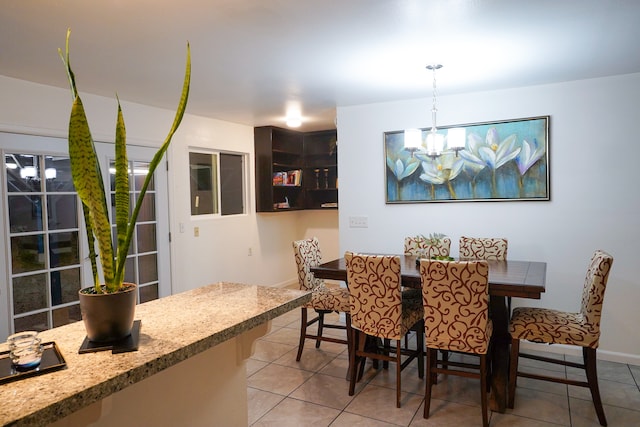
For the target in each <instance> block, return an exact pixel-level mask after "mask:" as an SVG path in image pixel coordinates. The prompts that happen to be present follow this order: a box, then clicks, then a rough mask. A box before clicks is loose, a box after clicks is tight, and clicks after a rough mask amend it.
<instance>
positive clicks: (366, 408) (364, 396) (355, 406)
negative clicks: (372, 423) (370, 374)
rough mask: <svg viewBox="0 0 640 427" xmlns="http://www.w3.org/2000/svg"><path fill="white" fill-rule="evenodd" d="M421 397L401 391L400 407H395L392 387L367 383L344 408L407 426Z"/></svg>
mask: <svg viewBox="0 0 640 427" xmlns="http://www.w3.org/2000/svg"><path fill="white" fill-rule="evenodd" d="M422 399H423V396H422V395H418V394H412V393H404V392H403V393H402V395H401V402H400V403H401V405H402V407H401V408H396V391H395V390H394V389H390V388H387V387H379V386H375V385H371V384H367V385H366V386H365V387H364V388H363V389H362V391H360V392H359V393H358V394H357V395H356V397H355V398H354V399H353V400H352V401H351V403H350V404H349V405H348V406H347V407H346V408H345V411H346V412H349V413H352V414H357V415H362V416H366V417H370V418H374V419H376V420H379V421H384V422H387V423H393V424H397V425H403V426H407V425H409V423H410V422H411V420H412V419H413V416H414V415H415V414H416V412H417V410H418V407H420V402H421V401H422Z"/></svg>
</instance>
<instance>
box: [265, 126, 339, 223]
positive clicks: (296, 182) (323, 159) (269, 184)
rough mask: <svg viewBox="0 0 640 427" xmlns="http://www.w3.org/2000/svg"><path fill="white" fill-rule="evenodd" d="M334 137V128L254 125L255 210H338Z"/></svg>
mask: <svg viewBox="0 0 640 427" xmlns="http://www.w3.org/2000/svg"><path fill="white" fill-rule="evenodd" d="M336 136H337V134H336V131H335V130H327V131H316V132H296V131H292V130H288V129H282V128H278V127H275V126H262V127H256V128H254V144H255V161H256V166H255V167H256V170H255V171H256V173H255V175H256V210H257V212H280V211H291V210H299V209H337V207H338V152H337V151H338V148H337V138H336Z"/></svg>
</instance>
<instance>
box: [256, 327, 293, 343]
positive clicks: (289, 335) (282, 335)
mask: <svg viewBox="0 0 640 427" xmlns="http://www.w3.org/2000/svg"><path fill="white" fill-rule="evenodd" d="M260 339H261V340H263V341H269V342H277V343H280V344H289V345H294V346H296V347H297V346H298V343H299V341H300V332H299V331H298V330H297V329H291V328H278V329H277V330H274V331H271V333H270V334H268V335H265V336H264V337H262V338H260Z"/></svg>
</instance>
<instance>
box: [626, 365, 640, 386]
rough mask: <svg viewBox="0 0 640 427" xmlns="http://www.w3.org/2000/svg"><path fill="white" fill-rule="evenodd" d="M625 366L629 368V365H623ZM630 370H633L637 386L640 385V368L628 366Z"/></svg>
mask: <svg viewBox="0 0 640 427" xmlns="http://www.w3.org/2000/svg"><path fill="white" fill-rule="evenodd" d="M623 366H627V365H623ZM628 366H629V369H630V370H631V375H633V378H634V380H635V382H636V384H640V366H633V365H628Z"/></svg>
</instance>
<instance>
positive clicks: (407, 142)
mask: <svg viewBox="0 0 640 427" xmlns="http://www.w3.org/2000/svg"><path fill="white" fill-rule="evenodd" d="M426 68H427V70H431V71H432V73H433V98H432V107H431V129H430V130H429V132H428V133H427V137H426V140H425V143H424V144H423V142H422V130H421V129H406V130H405V131H404V148H405V149H406V150H407V151H409V152H411V155H412V156H413V155H414V153H419V154H424V155H426V156H428V157H431V158H432V159H435V158H436V157H439V156H441V155H442V154H443V153H444V152H445V151H453V152H455V154H456V157H457V156H458V152H459V151H460V150H464V147H465V139H466V133H465V130H464V128H450V129H448V130H447V136H446V140H445V136H444V135H443V134H441V133H438V128H437V125H436V116H437V113H438V108H437V107H436V100H437V90H436V70H439V69H440V68H442V65H441V64H433V65H427V67H426Z"/></svg>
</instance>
